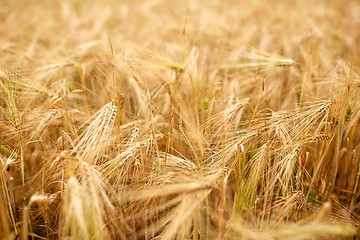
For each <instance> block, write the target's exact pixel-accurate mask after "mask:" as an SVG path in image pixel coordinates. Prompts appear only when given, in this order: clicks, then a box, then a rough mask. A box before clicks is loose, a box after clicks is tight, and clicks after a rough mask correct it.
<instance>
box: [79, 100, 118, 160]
mask: <svg viewBox="0 0 360 240" xmlns="http://www.w3.org/2000/svg"><path fill="white" fill-rule="evenodd" d="M116 113H117V105H116V101H114V100H112V101H111V102H109V103H107V104H106V105H104V106H103V107H102V108H101V109H100V110H99V111H98V112H97V113H96V114H95V115H94V116H93V117H95V120H93V122H92V123H91V124H90V125H89V126H88V127H87V128H86V129H85V131H84V133H82V134H81V135H80V136H79V139H78V143H77V145H76V146H75V148H74V150H73V153H74V154H76V155H77V156H78V157H79V159H80V160H83V161H86V162H89V163H92V164H97V162H98V160H99V158H100V157H101V155H102V154H103V153H104V152H105V150H106V149H107V147H108V139H109V135H110V133H111V131H112V129H113V127H114V123H115V118H116Z"/></svg>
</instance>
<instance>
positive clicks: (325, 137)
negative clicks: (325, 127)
mask: <svg viewBox="0 0 360 240" xmlns="http://www.w3.org/2000/svg"><path fill="white" fill-rule="evenodd" d="M329 139H330V136H329V135H326V134H319V135H315V136H312V137H311V140H312V141H323V140H329Z"/></svg>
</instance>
